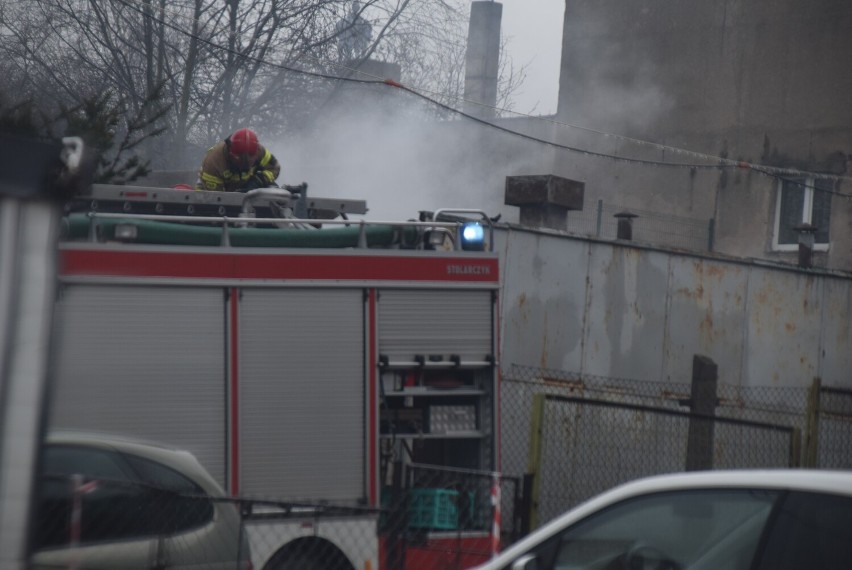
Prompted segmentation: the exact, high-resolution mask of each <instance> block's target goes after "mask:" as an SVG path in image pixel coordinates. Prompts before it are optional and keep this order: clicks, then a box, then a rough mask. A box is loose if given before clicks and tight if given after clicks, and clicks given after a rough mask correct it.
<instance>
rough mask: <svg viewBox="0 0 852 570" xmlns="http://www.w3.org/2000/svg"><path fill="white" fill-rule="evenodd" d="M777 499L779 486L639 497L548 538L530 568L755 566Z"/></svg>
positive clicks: (735, 569) (730, 569)
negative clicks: (774, 487) (768, 488)
mask: <svg viewBox="0 0 852 570" xmlns="http://www.w3.org/2000/svg"><path fill="white" fill-rule="evenodd" d="M778 497H779V493H777V492H774V491H751V490H746V489H742V490H706V491H705V490H692V491H677V492H671V493H661V494H655V495H649V496H646V497H641V498H637V499H632V500H629V501H625V502H623V503H619V504H616V505H613V506H612V507H610V508H607V509H605V510H603V511H600V512H598V513H595V514H593V515H591V516H590V517H588V518H586V519H584V520H582V521H580V522H579V523H577V524H575V525H573V526H571V527H569V528H567V529H566V530H565V531H563V532H562V533H561V534H559V535H556V536H554V537H553V538H552V539H550V540H549V541H547V542H545V543H542V544H541V545H539V546H538V547H537V548H536V549H535V550H534V551H533V552H531V554H532V555H533V556H534V559H535V563H534V564H533V565H532V566H527V567H535V568H537V569H538V570H580V569H584V570H589V569H610V568H618V569H623V568H630V569H632V568H654V569H666V570H668V569H680V568H690V569H696V570H697V569H702V570H704V569H717V568H725V569H726V570H749V569H750V568H751V567H752V563H753V560H754V557H755V554H756V553H757V547H758V545H759V544H760V538H761V536H762V534H763V532H764V529H765V527H766V524H767V521H768V520H769V515H770V514H771V512H772V508H773V506H774V505H775V503H776V500H777V499H778Z"/></svg>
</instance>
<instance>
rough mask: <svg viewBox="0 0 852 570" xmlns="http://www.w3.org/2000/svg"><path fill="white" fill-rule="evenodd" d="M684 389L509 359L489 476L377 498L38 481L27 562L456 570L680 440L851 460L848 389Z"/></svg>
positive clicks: (827, 461)
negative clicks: (710, 405)
mask: <svg viewBox="0 0 852 570" xmlns="http://www.w3.org/2000/svg"><path fill="white" fill-rule="evenodd" d="M690 397H691V388H690V384H687V383H666V382H642V381H637V380H631V379H624V378H605V377H600V376H591V375H581V374H573V373H570V372H565V371H554V370H546V369H540V368H533V367H520V366H512V367H510V369H509V370H507V371H505V372H504V374H503V380H502V385H501V395H500V400H501V424H500V429H501V432H502V435H501V458H502V459H501V464H502V465H501V469H502V472H501V473H500V474H497V473H493V472H488V471H476V470H468V469H457V468H447V467H443V466H438V465H425V464H412V463H408V464H403V463H402V462H399V463H394V464H393V466H392V468H391V472H390V474H389V477H388V478H387V480H386V486H385V487H384V488H382V489H381V504H380V508H366V507H362V506H357V505H355V506H353V505H347V506H343V505H332V504H324V503H318V502H304V503H294V502H279V501H275V500H257V499H249V498H227V497H226V498H223V497H211V496H207V495H203V494H199V493H197V492H196V493H188V492H186V491H185V490H180V489H179V488H177V487H174V488H171V487H168V486H165V487H156V486H151V485H140V484H134V483H129V482H127V481H112V480H109V479H104V478H98V479H91V480H86V479H83V478H81V477H79V476H77V477H71V478H69V477H67V476H66V477H56V476H47V477H43V478H42V479H41V480H40V485H39V492H38V503H37V510H36V520H35V523H34V526H33V531H34V532H33V537H32V545H33V555H32V558H31V563H32V565H33V566H35V567H62V568H77V569H82V568H115V567H121V568H140V569H141V568H152V567H170V566H175V565H176V566H193V567H195V568H199V569H201V568H214V567H215V568H237V569H241V570H248V569H249V568H254V569H256V570H290V569H294V568H305V569H320V568H322V569H332V570H338V569H339V570H360V569H362V568H370V569H376V570H379V569H388V570H414V569H417V570H433V569H434V570H439V569H441V570H443V569H459V570H460V569H463V568H469V567H471V566H474V565H476V564H478V563H481V562H483V561H485V560H487V559H488V558H490V557H491V556H492V555H493V553H494V552H495V551H496V550H498V549H500V548H505V547H506V546H507V545H508V544H510V543H512V542H514V541H516V540H517V539H519V538H520V537H522V536H523V535H524V534H526V533H527V532H529V530H531V529H533V528H535V527H536V526H538V525H541V524H543V523H545V522H546V521H548V520H550V519H552V518H553V517H555V516H557V515H558V514H560V513H562V512H564V511H565V510H567V509H570V508H571V507H574V506H576V505H577V504H578V503H580V502H582V501H583V500H585V499H587V498H590V497H591V496H593V495H595V494H597V493H600V492H602V491H605V490H607V489H609V488H612V487H614V486H616V485H618V484H620V483H623V482H626V481H628V480H632V479H635V478H637V477H642V476H647V475H653V474H658V473H666V472H677V471H684V470H685V469H687V465H688V463H689V459H690V456H691V454H692V453H693V452H694V451H695V449H696V447H695V446H694V445H693V443H694V442H693V439H694V437H695V435H696V434H698V435H699V436H701V437H704V438H705V441H711V442H712V445H711V446H708V449H704V450H703V451H705V452H708V455H707V457H706V458H705V459H707V460H708V461H709V462H710V464H711V465H712V467H713V468H733V469H739V468H763V467H767V468H774V467H787V466H790V465H797V464H799V462H800V459H799V458H800V457H801V458H802V461H803V462H804V464H807V465H811V466H815V467H819V468H847V469H848V468H850V467H852V391H850V390H843V389H837V388H828V387H821V386H819V384H818V383H815V384H814V385H813V386H812V387H811V388H810V389H808V388H780V387H768V386H767V387H755V388H749V387H736V386H727V385H719V386H718V389H717V406H716V410H715V416H703V415H700V414H695V413H692V412H690V411H689V409H690V407H689V405H690ZM708 434H709V436H708ZM800 436H801V437H800ZM699 441H700V437H699ZM797 442H801V448H802V449H801V450H800V449H799V447H800V445H799V443H797ZM697 449H698V450H699V452H701V451H702V449H701V448H700V447H698V448H697ZM808 449H811V450H812V451H811V453H813V456H812V457H811V458H810V459H809V453H808ZM708 450H709V451H708ZM800 451H801V452H800ZM495 538H496V539H497V540H495Z"/></svg>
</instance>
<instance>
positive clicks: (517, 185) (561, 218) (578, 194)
mask: <svg viewBox="0 0 852 570" xmlns="http://www.w3.org/2000/svg"><path fill="white" fill-rule="evenodd" d="M585 187H586V185H585V184H584V183H582V182H578V181H576V180H569V179H568V178H562V177H560V176H554V175H553V174H536V175H529V176H507V177H506V195H505V198H504V200H503V201H504V203H505V204H506V205H507V206H518V207H520V209H521V215H520V223H521V225H524V226H530V227H535V228H549V229H554V230H564V229H566V225H567V224H566V222H567V218H568V210H582V209H583V193H584V191H585Z"/></svg>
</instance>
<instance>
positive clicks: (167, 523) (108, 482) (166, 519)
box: [35, 445, 213, 548]
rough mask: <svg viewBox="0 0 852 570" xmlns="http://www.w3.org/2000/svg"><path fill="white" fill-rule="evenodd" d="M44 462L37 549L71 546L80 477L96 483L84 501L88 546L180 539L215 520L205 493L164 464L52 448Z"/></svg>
mask: <svg viewBox="0 0 852 570" xmlns="http://www.w3.org/2000/svg"><path fill="white" fill-rule="evenodd" d="M43 457H44V459H43V470H42V477H41V481H40V486H39V491H38V493H39V503H38V511H37V515H36V516H37V517H38V519H37V526H36V528H37V533H36V537H35V543H36V544H35V545H36V548H47V547H56V546H65V545H67V544H68V543H69V542H70V540H71V530H72V529H71V526H70V520H71V512H72V504H73V494H72V489H71V485H70V478H71V476H72V475H75V474H81V475H83V476H84V480H86V481H96V482H97V485H96V486H95V487H94V488H92V489H91V490H88V491H87V492H86V493H84V494H83V495H82V496H81V497H80V505H79V508H80V514H81V519H82V522H81V525H80V537H79V539H80V541H81V543H83V544H93V543H103V542H107V541H116V540H139V539H142V538H144V537H151V536H157V535H162V534H176V533H179V532H184V531H187V530H190V529H193V528H197V527H199V526H201V525H204V524H206V523H208V522H210V521H211V520H212V519H213V504H212V502H211V501H210V499H209V497H208V496H207V495H206V494H205V493H204V491H203V490H202V489H201V488H200V487H199V486H198V485H196V484H195V483H193V482H192V481H191V480H189V479H187V478H186V477H184V476H183V475H181V474H180V473H177V472H176V471H174V470H172V469H170V468H168V467H166V466H164V465H160V464H159V463H156V462H153V461H150V460H148V459H144V458H141V457H137V456H134V455H129V454H121V453H117V452H113V451H105V450H100V449H89V448H86V447H82V446H58V445H57V446H48V447H46V449H45V453H44V456H43Z"/></svg>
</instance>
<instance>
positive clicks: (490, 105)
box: [464, 0, 503, 119]
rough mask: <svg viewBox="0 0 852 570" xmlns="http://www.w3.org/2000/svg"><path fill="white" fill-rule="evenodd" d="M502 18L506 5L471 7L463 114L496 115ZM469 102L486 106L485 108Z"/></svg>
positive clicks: (484, 3)
mask: <svg viewBox="0 0 852 570" xmlns="http://www.w3.org/2000/svg"><path fill="white" fill-rule="evenodd" d="M502 18H503V5H502V4H500V3H499V2H491V1H490V0H482V1H474V2H471V4H470V26H469V28H468V32H467V54H466V57H465V72H464V98H465V99H466V101H465V103H464V111H465V113H468V114H469V115H474V116H476V117H480V118H483V119H487V118H493V117H494V116H495V112H494V107H495V106H496V105H497V70H498V66H499V62H500V61H499V60H500V21H501V19H502ZM469 101H475V102H477V103H483V104H485V105H486V107H483V106H482V105H476V104H472V103H469Z"/></svg>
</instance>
